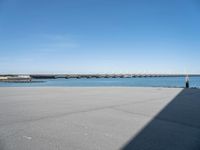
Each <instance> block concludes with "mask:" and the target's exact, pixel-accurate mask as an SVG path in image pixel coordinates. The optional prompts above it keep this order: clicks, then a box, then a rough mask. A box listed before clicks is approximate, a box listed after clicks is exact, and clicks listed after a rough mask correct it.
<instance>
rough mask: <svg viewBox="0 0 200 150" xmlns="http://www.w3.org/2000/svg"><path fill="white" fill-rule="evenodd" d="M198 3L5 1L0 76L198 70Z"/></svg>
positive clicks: (1, 0) (0, 0) (0, 2)
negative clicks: (10, 74)
mask: <svg viewBox="0 0 200 150" xmlns="http://www.w3.org/2000/svg"><path fill="white" fill-rule="evenodd" d="M199 57H200V2H199V0H0V73H200V59H199Z"/></svg>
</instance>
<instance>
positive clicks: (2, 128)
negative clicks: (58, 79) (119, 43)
mask: <svg viewBox="0 0 200 150" xmlns="http://www.w3.org/2000/svg"><path fill="white" fill-rule="evenodd" d="M117 149H122V150H129V149H133V150H199V149H200V90H197V89H187V90H186V89H178V88H120V87H116V88H114V87H110V88H103V87H100V88H67V87H61V88H59V87H45V88H39V87H38V88H21V87H20V88H0V150H117Z"/></svg>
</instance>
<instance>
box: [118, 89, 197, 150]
mask: <svg viewBox="0 0 200 150" xmlns="http://www.w3.org/2000/svg"><path fill="white" fill-rule="evenodd" d="M121 149H122V150H200V90H199V89H183V90H182V92H181V93H180V94H179V95H178V96H176V97H175V98H174V99H173V100H172V101H171V102H170V103H169V104H168V105H167V106H166V107H165V108H164V109H163V110H162V111H161V112H160V113H159V114H157V116H156V117H155V118H153V119H152V121H150V122H149V123H148V124H147V125H146V126H145V127H144V128H143V129H142V130H141V131H140V132H139V133H138V134H137V135H136V136H135V137H133V138H132V139H131V140H130V141H129V142H128V143H127V144H126V145H125V146H124V147H122V148H121Z"/></svg>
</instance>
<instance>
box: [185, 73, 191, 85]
mask: <svg viewBox="0 0 200 150" xmlns="http://www.w3.org/2000/svg"><path fill="white" fill-rule="evenodd" d="M189 87H190V84H189V77H188V75H187V76H186V77H185V88H189Z"/></svg>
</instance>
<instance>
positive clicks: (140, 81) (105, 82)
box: [0, 76, 200, 88]
mask: <svg viewBox="0 0 200 150" xmlns="http://www.w3.org/2000/svg"><path fill="white" fill-rule="evenodd" d="M33 81H34V82H32V83H6V82H0V87H46V86H62V87H65V86H66V87H99V86H106V87H108V86H111V87H112V86H123V87H184V86H185V78H184V77H151V78H99V79H96V78H91V79H86V78H82V79H63V78H59V79H37V80H36V79H35V80H33ZM190 87H193V88H200V76H199V77H190Z"/></svg>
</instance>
